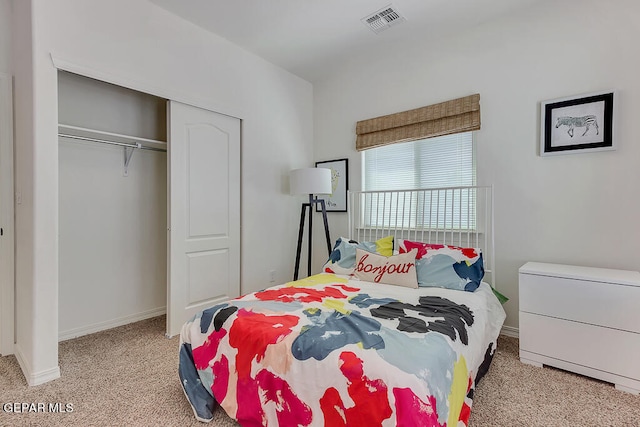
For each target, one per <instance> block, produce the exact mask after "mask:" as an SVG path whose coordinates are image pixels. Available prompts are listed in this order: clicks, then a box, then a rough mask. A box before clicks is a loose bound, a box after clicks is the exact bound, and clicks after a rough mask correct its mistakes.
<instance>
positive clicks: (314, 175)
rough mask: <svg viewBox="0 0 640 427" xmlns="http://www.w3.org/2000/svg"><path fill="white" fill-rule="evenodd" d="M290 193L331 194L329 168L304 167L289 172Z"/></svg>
mask: <svg viewBox="0 0 640 427" xmlns="http://www.w3.org/2000/svg"><path fill="white" fill-rule="evenodd" d="M289 187H290V189H291V194H331V193H332V191H331V169H326V168H304V169H294V170H292V171H291V172H289Z"/></svg>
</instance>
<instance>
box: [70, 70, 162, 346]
mask: <svg viewBox="0 0 640 427" xmlns="http://www.w3.org/2000/svg"><path fill="white" fill-rule="evenodd" d="M58 120H59V124H60V125H61V128H60V129H61V131H60V132H61V133H64V132H63V131H62V129H63V127H65V128H66V127H73V128H85V129H89V131H82V132H83V135H85V136H86V135H89V136H92V137H95V138H96V139H110V138H109V137H105V134H104V133H105V132H107V133H115V134H120V135H127V136H130V137H133V138H134V139H133V140H132V141H134V142H135V138H141V139H142V140H149V139H150V140H156V141H161V142H164V143H166V141H167V117H166V100H164V99H161V98H157V97H154V96H151V95H148V94H144V93H140V92H136V91H133V90H129V89H126V88H122V87H119V86H115V85H111V84H108V83H105V82H100V81H97V80H93V79H89V78H86V77H82V76H78V75H75V74H71V73H67V72H62V71H60V72H59V73H58ZM92 131H95V135H93V134H92ZM111 139H113V138H111ZM116 140H118V138H116ZM58 141H59V170H60V172H59V233H60V234H59V339H60V340H64V339H68V338H73V337H76V336H80V335H84V334H88V333H92V332H97V331H99V330H104V329H109V328H111V327H115V326H119V325H122V324H126V323H131V322H134V321H137V320H142V319H145V318H148V317H153V316H157V315H161V314H164V313H165V311H166V301H167V157H166V152H162V151H153V150H142V149H134V150H131V149H126V150H125V148H123V147H121V146H115V145H109V144H104V143H99V142H95V141H87V140H79V139H72V138H68V137H63V136H59V138H58ZM157 145H162V144H156V146H157ZM165 148H166V147H165ZM127 151H131V152H132V153H131V157H130V160H129V164H128V168H126V171H125V167H124V163H125V162H124V159H125V158H126V154H125V153H126V152H127Z"/></svg>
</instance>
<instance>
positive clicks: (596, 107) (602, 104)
mask: <svg viewBox="0 0 640 427" xmlns="http://www.w3.org/2000/svg"><path fill="white" fill-rule="evenodd" d="M614 100H615V92H614V91H606V92H597V93H589V94H584V95H580V96H574V97H568V98H558V99H552V100H549V101H543V102H542V103H541V106H540V125H541V127H540V155H541V156H549V155H555V154H569V153H581V152H587V151H604V150H615V144H614V139H613V116H614V110H615V108H614Z"/></svg>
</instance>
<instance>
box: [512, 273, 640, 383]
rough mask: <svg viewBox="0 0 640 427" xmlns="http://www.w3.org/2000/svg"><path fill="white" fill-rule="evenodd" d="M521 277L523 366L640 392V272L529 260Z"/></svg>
mask: <svg viewBox="0 0 640 427" xmlns="http://www.w3.org/2000/svg"><path fill="white" fill-rule="evenodd" d="M518 278H519V279H518V280H519V288H520V360H521V361H522V362H523V363H528V364H532V365H536V366H542V365H549V366H554V367H557V368H560V369H564V370H567V371H572V372H576V373H578V374H582V375H587V376H590V377H593V378H597V379H600V380H603V381H607V382H611V383H614V384H615V386H616V388H617V389H620V390H624V391H627V392H629V393H633V394H640V272H637V271H624V270H611V269H603V268H592V267H576V266H570V265H560V264H546V263H538V262H528V263H526V264H525V265H523V266H522V267H521V268H520V270H519V275H518Z"/></svg>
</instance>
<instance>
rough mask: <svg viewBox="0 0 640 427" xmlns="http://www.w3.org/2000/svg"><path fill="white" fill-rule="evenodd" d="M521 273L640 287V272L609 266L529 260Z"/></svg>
mask: <svg viewBox="0 0 640 427" xmlns="http://www.w3.org/2000/svg"><path fill="white" fill-rule="evenodd" d="M518 271H519V272H520V273H521V274H532V275H536V276H552V277H562V278H566V279H578V280H588V281H591V282H604V283H612V284H619V285H626V286H638V287H640V272H638V271H629V270H614V269H609V268H596V267H579V266H576V265H564V264H549V263H543V262H528V263H526V264H525V265H523V266H522V267H520V269H519V270H518Z"/></svg>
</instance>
